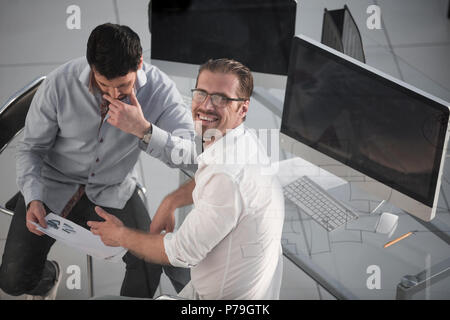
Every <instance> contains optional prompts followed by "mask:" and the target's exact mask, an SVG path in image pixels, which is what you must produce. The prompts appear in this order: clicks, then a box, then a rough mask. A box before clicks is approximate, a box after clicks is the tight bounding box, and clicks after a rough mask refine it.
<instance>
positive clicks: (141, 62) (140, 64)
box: [138, 55, 144, 70]
mask: <svg viewBox="0 0 450 320" xmlns="http://www.w3.org/2000/svg"><path fill="white" fill-rule="evenodd" d="M143 64H144V58H143V57H142V55H141V58H140V59H139V65H138V70H139V69H142V65H143Z"/></svg>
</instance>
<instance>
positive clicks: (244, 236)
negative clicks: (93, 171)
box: [88, 59, 284, 299]
mask: <svg viewBox="0 0 450 320" xmlns="http://www.w3.org/2000/svg"><path fill="white" fill-rule="evenodd" d="M252 90H253V77H252V75H251V73H250V70H249V69H248V68H247V67H245V66H243V65H242V64H241V63H239V62H236V61H234V60H228V59H218V60H210V61H208V62H207V63H205V64H204V65H202V66H201V67H200V71H199V75H198V78H197V85H196V88H195V89H193V90H192V116H193V118H194V120H195V122H196V129H198V130H199V133H200V134H203V138H204V140H205V151H204V152H203V153H202V154H201V155H200V156H198V158H197V161H198V170H197V172H196V174H195V181H194V180H192V181H191V182H188V183H187V184H185V185H184V186H182V187H181V188H180V189H178V190H177V191H175V192H174V193H172V194H171V195H169V196H167V197H166V199H165V200H164V201H163V203H162V204H161V206H160V208H159V209H158V212H157V214H156V215H155V218H154V222H157V223H156V224H152V228H151V233H144V232H141V231H138V230H133V229H131V228H128V227H126V226H124V225H123V223H122V222H121V221H120V219H118V218H117V217H115V216H113V215H111V214H109V213H108V212H107V209H106V211H105V210H103V209H102V208H100V207H96V209H95V210H96V212H97V213H98V214H99V216H100V217H102V218H103V219H104V220H105V221H104V222H88V225H89V226H90V227H91V231H92V233H94V234H97V235H100V236H101V239H102V241H103V242H104V243H105V244H107V245H110V246H122V247H125V248H127V249H128V250H130V251H131V252H133V253H135V254H136V255H138V256H140V257H143V258H144V259H145V260H147V261H151V262H154V263H161V264H171V265H173V266H179V267H185V268H190V269H191V278H192V280H191V282H190V283H189V284H188V285H187V286H186V287H185V288H184V289H183V291H182V292H181V293H180V296H182V297H185V298H191V299H278V298H279V293H280V287H281V278H282V269H283V266H282V261H283V260H282V249H281V243H280V239H281V233H282V227H283V221H284V199H283V192H282V189H281V186H280V184H279V182H278V179H277V178H276V176H275V175H274V174H273V173H271V171H270V170H264V169H268V168H267V167H266V168H264V166H263V165H262V163H264V164H267V163H269V161H268V159H267V154H266V151H265V150H264V148H263V147H262V146H261V145H260V144H259V142H258V139H257V137H256V136H255V135H254V134H252V133H251V132H250V131H248V130H247V129H246V128H245V127H244V124H243V122H244V119H245V116H246V114H247V111H248V107H249V99H250V96H251V94H252ZM197 124H198V125H199V126H198V127H197ZM192 202H193V203H194V208H193V209H192V211H191V212H190V213H189V214H188V215H187V217H186V219H185V220H184V222H183V224H182V225H181V227H180V228H179V229H178V231H177V232H175V233H172V232H171V231H172V230H173V220H174V216H173V214H174V210H175V208H177V207H180V206H183V205H187V204H189V203H192ZM161 230H166V231H169V232H168V233H166V234H165V235H164V234H160V233H159V232H160V231H161Z"/></svg>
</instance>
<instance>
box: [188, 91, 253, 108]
mask: <svg viewBox="0 0 450 320" xmlns="http://www.w3.org/2000/svg"><path fill="white" fill-rule="evenodd" d="M191 92H192V102H194V103H195V104H202V103H203V102H205V100H206V98H207V97H208V96H210V97H211V103H212V104H213V106H215V107H217V108H225V107H226V106H228V104H229V103H230V101H246V100H248V99H244V98H228V97H227V96H225V95H223V94H220V93H213V94H209V93H208V92H206V91H205V90H202V89H191Z"/></svg>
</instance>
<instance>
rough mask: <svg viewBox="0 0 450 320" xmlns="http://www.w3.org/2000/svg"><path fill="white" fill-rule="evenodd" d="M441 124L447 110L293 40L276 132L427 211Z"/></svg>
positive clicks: (437, 160)
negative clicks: (279, 121) (324, 155)
mask: <svg viewBox="0 0 450 320" xmlns="http://www.w3.org/2000/svg"><path fill="white" fill-rule="evenodd" d="M448 119H449V110H448V107H447V106H445V105H443V104H440V103H438V102H436V101H434V100H432V99H429V98H427V97H425V96H423V95H421V94H419V93H417V92H415V91H412V90H410V89H408V88H406V87H404V86H402V85H400V84H398V83H395V82H393V81H390V80H388V79H386V78H385V77H382V76H380V75H377V74H375V73H373V72H371V71H369V70H367V69H365V68H362V67H360V66H358V65H357V64H354V63H352V62H350V61H347V60H346V59H343V58H341V57H339V56H337V55H335V54H334V53H331V52H328V51H327V50H324V49H322V48H320V47H318V46H316V45H313V44H311V43H309V42H307V41H305V40H303V39H300V38H297V37H296V38H295V39H294V42H293V48H292V52H291V60H290V66H289V74H288V82H287V87H286V96H285V101H284V110H283V120H282V128H281V131H282V132H283V133H285V134H287V135H288V136H290V137H292V138H294V139H297V140H298V141H300V142H302V143H304V144H306V145H308V146H310V147H312V148H314V149H316V150H318V151H320V152H322V153H324V154H326V155H328V156H330V157H332V158H334V159H336V160H338V161H340V162H342V163H344V164H346V165H347V166H350V167H352V168H354V169H355V170H357V171H359V172H361V173H363V174H365V175H367V176H370V177H371V178H373V179H375V180H378V181H379V182H381V183H383V184H385V185H388V186H390V187H392V188H394V189H396V190H398V191H400V192H402V193H403V194H406V195H408V196H410V197H412V198H414V199H416V200H417V201H420V202H422V203H424V204H426V205H428V206H432V205H433V201H434V195H435V189H436V184H437V179H438V173H439V168H440V163H441V158H442V152H443V145H444V141H445V133H446V130H447V125H448Z"/></svg>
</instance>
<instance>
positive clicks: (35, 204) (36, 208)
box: [26, 200, 47, 236]
mask: <svg viewBox="0 0 450 320" xmlns="http://www.w3.org/2000/svg"><path fill="white" fill-rule="evenodd" d="M46 215H47V212H46V211H45V208H44V205H43V204H42V202H41V201H39V200H33V201H31V202H30V205H29V206H28V210H27V214H26V224H27V228H28V230H29V231H30V232H32V233H34V234H36V235H38V236H42V235H43V234H44V233H42V232H41V231H39V230H38V229H37V227H36V226H35V225H33V224H32V223H30V221H32V222H35V223H37V224H39V225H40V226H41V227H42V228H47V221H45V216H46Z"/></svg>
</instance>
